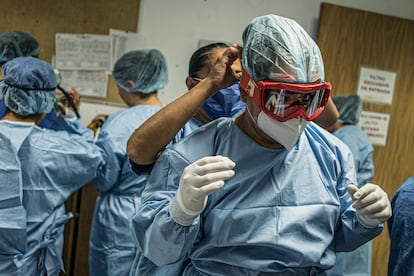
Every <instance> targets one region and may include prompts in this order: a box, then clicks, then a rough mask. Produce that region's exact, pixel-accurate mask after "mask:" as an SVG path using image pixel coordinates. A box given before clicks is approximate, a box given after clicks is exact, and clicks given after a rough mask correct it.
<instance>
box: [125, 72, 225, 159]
mask: <svg viewBox="0 0 414 276" xmlns="http://www.w3.org/2000/svg"><path fill="white" fill-rule="evenodd" d="M216 91H217V88H216V87H215V86H214V85H213V83H212V82H211V81H210V80H209V79H205V80H202V81H200V83H199V84H198V85H196V86H195V87H194V88H192V89H191V90H190V91H188V92H187V93H185V94H184V95H182V96H181V97H179V98H177V99H176V100H174V101H173V102H171V103H170V104H168V105H167V106H165V107H164V108H162V109H161V110H160V111H159V112H157V113H155V114H154V115H153V116H151V117H150V118H149V119H148V120H147V121H145V122H144V123H143V124H142V125H141V126H139V127H138V128H137V129H136V130H135V131H134V132H133V133H132V135H131V137H130V138H129V140H128V143H127V152H128V156H129V158H130V159H131V160H132V161H133V162H135V163H137V164H140V165H147V164H152V163H154V162H155V160H156V158H157V156H158V154H159V153H160V152H162V151H163V150H164V148H165V147H166V146H167V144H168V143H169V142H170V141H171V140H172V139H173V138H174V136H175V135H176V134H177V132H178V131H179V130H180V129H181V128H182V127H183V126H184V125H185V123H187V122H188V121H189V120H190V119H191V117H192V116H193V115H194V113H195V112H196V111H197V109H198V108H199V107H200V106H201V105H202V104H203V102H204V101H205V100H206V99H207V98H208V97H210V96H211V95H212V94H214V93H215V92H216Z"/></svg>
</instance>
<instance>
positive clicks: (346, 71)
mask: <svg viewBox="0 0 414 276" xmlns="http://www.w3.org/2000/svg"><path fill="white" fill-rule="evenodd" d="M319 20H320V21H319V29H318V39H317V42H318V44H319V46H320V48H321V52H322V56H323V58H324V63H325V76H326V77H325V78H326V80H327V81H330V82H331V83H332V87H333V90H332V93H333V95H340V94H356V93H357V85H358V79H359V69H360V67H361V66H364V67H370V68H375V69H379V70H386V71H393V72H396V73H397V76H396V82H395V88H394V97H393V102H392V105H390V106H389V105H381V104H373V103H369V104H368V103H364V105H363V110H365V111H374V112H383V113H388V114H390V124H389V128H388V136H387V142H386V145H385V146H375V147H374V150H375V151H374V163H375V175H374V180H373V182H374V183H376V184H379V185H380V186H381V187H382V188H383V189H384V190H385V191H386V192H387V193H388V195H389V197H390V198H391V197H392V195H393V194H394V192H395V191H396V190H397V189H398V187H399V186H400V185H401V184H402V183H403V181H404V180H405V179H407V178H408V177H409V176H411V175H414V162H413V153H414V141H413V139H412V137H414V123H413V120H412V116H414V114H413V112H414V97H413V93H414V86H413V81H412V79H413V76H414V21H410V20H406V19H401V18H396V17H391V16H386V15H381V14H375V13H372V12H366V11H361V10H356V9H351V8H345V7H341V6H336V5H331V4H326V3H324V4H322V5H321V13H320V18H319ZM413 231H414V230H413ZM388 255H389V237H388V229H387V228H385V229H384V231H383V232H382V234H381V235H380V236H379V237H377V238H376V239H375V240H374V242H373V259H372V275H374V276H381V275H386V272H387V263H388Z"/></svg>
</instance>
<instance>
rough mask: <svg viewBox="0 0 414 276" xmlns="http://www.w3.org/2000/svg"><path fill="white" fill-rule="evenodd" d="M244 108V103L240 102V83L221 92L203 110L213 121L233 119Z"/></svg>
mask: <svg viewBox="0 0 414 276" xmlns="http://www.w3.org/2000/svg"><path fill="white" fill-rule="evenodd" d="M244 107H245V104H244V102H242V101H240V90H239V82H237V83H235V84H234V85H232V86H229V87H227V88H225V89H221V90H219V91H218V92H216V93H215V94H214V95H213V96H212V97H210V98H209V99H208V100H207V101H205V102H204V104H203V109H204V110H205V111H206V113H207V114H208V116H209V117H210V118H211V119H213V120H215V119H217V118H220V117H233V116H234V115H236V114H237V113H238V112H239V111H240V110H242V109H244Z"/></svg>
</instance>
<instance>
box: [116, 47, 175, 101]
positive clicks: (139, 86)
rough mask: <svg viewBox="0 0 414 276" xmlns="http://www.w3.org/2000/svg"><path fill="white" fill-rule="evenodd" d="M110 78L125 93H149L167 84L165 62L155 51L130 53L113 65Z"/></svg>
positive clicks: (158, 52) (162, 56)
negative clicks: (111, 77)
mask: <svg viewBox="0 0 414 276" xmlns="http://www.w3.org/2000/svg"><path fill="white" fill-rule="evenodd" d="M112 76H113V77H114V79H115V82H116V84H117V85H118V86H120V87H121V88H123V89H124V90H125V91H127V92H141V93H151V92H154V91H157V90H159V89H162V88H164V87H165V85H166V84H167V82H168V71H167V61H166V60H165V57H164V55H163V54H162V53H161V52H160V51H158V50H155V49H151V50H136V51H130V52H128V53H126V54H124V55H123V56H122V57H120V58H119V59H118V61H117V62H116V63H115V65H114V69H113V71H112ZM128 81H132V82H133V85H132V84H130V83H128Z"/></svg>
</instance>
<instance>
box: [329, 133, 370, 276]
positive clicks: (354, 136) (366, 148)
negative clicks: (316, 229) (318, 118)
mask: <svg viewBox="0 0 414 276" xmlns="http://www.w3.org/2000/svg"><path fill="white" fill-rule="evenodd" d="M333 134H334V135H335V136H336V137H338V138H339V139H340V140H341V141H343V142H344V143H345V144H346V145H347V146H348V147H349V149H350V150H351V152H352V155H353V157H354V163H355V168H356V171H357V184H358V187H362V186H363V185H365V184H367V183H370V182H372V178H373V177H374V161H373V160H372V154H373V152H374V148H373V147H372V144H371V142H370V141H369V138H368V135H367V134H366V133H365V132H364V131H363V130H362V129H361V128H359V127H358V126H355V125H344V126H343V127H341V128H339V129H337V130H336V131H335V132H333ZM371 255H372V242H367V243H366V244H364V245H362V246H360V247H359V248H358V249H356V250H355V251H352V252H341V253H338V255H337V256H336V263H335V266H334V267H333V268H332V269H331V270H329V271H328V272H327V275H328V276H342V275H343V276H345V275H354V276H369V275H371Z"/></svg>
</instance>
